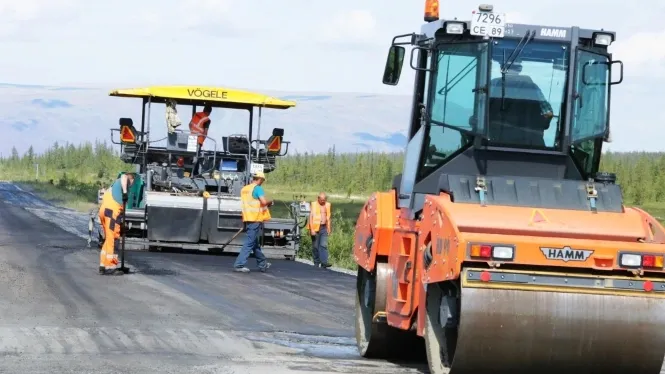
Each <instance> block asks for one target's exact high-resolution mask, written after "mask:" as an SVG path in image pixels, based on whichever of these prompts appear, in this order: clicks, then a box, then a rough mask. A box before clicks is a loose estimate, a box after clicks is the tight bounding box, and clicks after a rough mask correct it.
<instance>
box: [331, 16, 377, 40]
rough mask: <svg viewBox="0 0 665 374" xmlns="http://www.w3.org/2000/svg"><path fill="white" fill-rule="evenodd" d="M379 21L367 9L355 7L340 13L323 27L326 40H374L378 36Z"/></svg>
mask: <svg viewBox="0 0 665 374" xmlns="http://www.w3.org/2000/svg"><path fill="white" fill-rule="evenodd" d="M377 35H378V34H377V21H376V19H375V18H374V16H373V15H372V13H370V12H369V11H367V10H362V9H355V10H350V11H346V12H341V13H338V14H337V15H336V16H335V17H333V19H332V20H331V21H330V22H329V23H328V24H327V25H326V26H324V27H323V34H322V39H323V40H324V41H326V42H333V43H338V42H344V43H347V42H349V43H352V42H361V43H367V42H372V41H374V40H375V39H376V37H377Z"/></svg>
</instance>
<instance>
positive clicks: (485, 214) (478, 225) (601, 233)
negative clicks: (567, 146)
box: [444, 202, 649, 242]
mask: <svg viewBox="0 0 665 374" xmlns="http://www.w3.org/2000/svg"><path fill="white" fill-rule="evenodd" d="M444 205H445V207H446V209H447V210H448V212H449V214H450V217H451V220H452V222H453V223H454V224H455V225H456V226H457V228H458V230H460V231H461V232H473V233H487V234H504V235H527V236H547V237H565V238H578V239H595V240H612V241H631V242H635V241H637V240H638V239H642V238H646V237H648V236H649V232H648V231H647V230H648V227H647V226H646V223H645V222H644V219H643V218H642V216H641V215H640V213H639V212H637V211H635V210H633V209H630V208H627V209H626V210H625V211H624V212H622V213H612V212H599V213H593V212H590V211H581V210H564V209H541V208H527V207H510V206H496V205H495V206H491V205H489V206H481V205H478V204H466V203H451V202H445V203H444Z"/></svg>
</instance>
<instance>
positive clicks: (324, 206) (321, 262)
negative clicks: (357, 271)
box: [309, 192, 332, 268]
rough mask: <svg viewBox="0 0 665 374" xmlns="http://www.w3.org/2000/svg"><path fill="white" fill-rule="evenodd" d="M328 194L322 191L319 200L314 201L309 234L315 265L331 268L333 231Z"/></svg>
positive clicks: (310, 214) (310, 215)
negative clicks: (329, 248)
mask: <svg viewBox="0 0 665 374" xmlns="http://www.w3.org/2000/svg"><path fill="white" fill-rule="evenodd" d="M326 200H327V196H326V194H325V193H323V192H321V193H320V194H319V197H318V198H317V201H312V203H311V204H310V206H311V209H310V213H309V234H310V235H311V236H312V260H313V261H314V266H317V267H318V266H321V267H322V268H329V267H331V266H332V265H331V264H329V263H328V236H329V235H330V233H332V224H331V221H330V208H331V206H330V203H329V202H327V201H326Z"/></svg>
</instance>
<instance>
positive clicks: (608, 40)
mask: <svg viewBox="0 0 665 374" xmlns="http://www.w3.org/2000/svg"><path fill="white" fill-rule="evenodd" d="M593 42H594V43H595V44H597V45H610V44H612V35H610V34H603V33H597V34H596V35H595V37H594V41H593Z"/></svg>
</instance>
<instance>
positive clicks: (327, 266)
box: [321, 263, 332, 269]
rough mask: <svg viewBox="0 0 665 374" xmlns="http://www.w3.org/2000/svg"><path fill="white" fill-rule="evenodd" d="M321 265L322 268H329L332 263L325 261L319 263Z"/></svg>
mask: <svg viewBox="0 0 665 374" xmlns="http://www.w3.org/2000/svg"><path fill="white" fill-rule="evenodd" d="M321 267H322V268H324V269H327V268H329V267H332V264H328V263H326V264H321Z"/></svg>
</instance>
